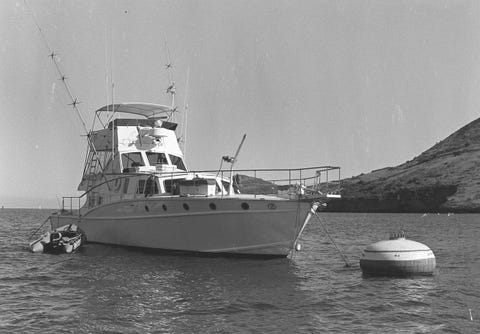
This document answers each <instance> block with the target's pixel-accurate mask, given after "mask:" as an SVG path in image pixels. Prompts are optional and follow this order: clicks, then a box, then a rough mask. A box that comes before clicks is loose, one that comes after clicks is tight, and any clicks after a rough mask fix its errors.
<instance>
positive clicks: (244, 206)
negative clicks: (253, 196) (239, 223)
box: [242, 202, 250, 210]
mask: <svg viewBox="0 0 480 334" xmlns="http://www.w3.org/2000/svg"><path fill="white" fill-rule="evenodd" d="M242 209H243V210H248V209H250V205H248V203H245V202H243V203H242Z"/></svg>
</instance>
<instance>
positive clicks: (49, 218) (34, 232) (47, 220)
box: [28, 217, 50, 240]
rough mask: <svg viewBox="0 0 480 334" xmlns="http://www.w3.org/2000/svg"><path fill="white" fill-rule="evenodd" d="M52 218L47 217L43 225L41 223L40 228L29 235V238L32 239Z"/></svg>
mask: <svg viewBox="0 0 480 334" xmlns="http://www.w3.org/2000/svg"><path fill="white" fill-rule="evenodd" d="M49 220H50V217H47V219H45V221H44V222H43V223H42V225H40V227H39V228H37V229H36V230H35V231H34V232H33V233H32V234H31V235H30V236H29V237H28V240H30V239H32V237H33V236H34V235H35V234H36V233H37V232H38V231H39V230H40V229H41V228H42V227H43V226H44V225H45V224H46V223H47V222H48V221H49Z"/></svg>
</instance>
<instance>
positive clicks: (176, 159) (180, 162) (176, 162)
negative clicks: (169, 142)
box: [169, 154, 187, 170]
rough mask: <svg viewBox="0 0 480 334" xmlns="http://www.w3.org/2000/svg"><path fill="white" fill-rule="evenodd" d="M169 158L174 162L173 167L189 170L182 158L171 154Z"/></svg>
mask: <svg viewBox="0 0 480 334" xmlns="http://www.w3.org/2000/svg"><path fill="white" fill-rule="evenodd" d="M169 156H170V161H171V162H172V165H175V166H177V168H178V169H181V170H187V169H186V168H185V165H184V164H183V160H182V158H180V157H177V156H176V155H171V154H169Z"/></svg>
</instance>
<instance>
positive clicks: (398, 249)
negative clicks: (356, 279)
mask: <svg viewBox="0 0 480 334" xmlns="http://www.w3.org/2000/svg"><path fill="white" fill-rule="evenodd" d="M435 266H436V260H435V255H434V254H433V252H432V250H431V249H430V248H428V247H427V246H426V245H424V244H421V243H419V242H416V241H413V240H407V239H405V235H404V233H403V232H401V233H394V234H391V235H390V240H382V241H379V242H376V243H373V244H371V245H369V246H367V247H366V248H365V250H364V251H363V254H362V257H361V259H360V268H361V269H362V271H363V273H364V274H365V275H370V276H411V275H433V271H434V270H435Z"/></svg>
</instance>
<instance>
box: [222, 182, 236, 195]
mask: <svg viewBox="0 0 480 334" xmlns="http://www.w3.org/2000/svg"><path fill="white" fill-rule="evenodd" d="M222 185H223V187H224V188H225V191H226V192H227V193H228V190H229V189H230V182H228V181H222ZM233 193H234V194H240V190H239V189H238V186H237V185H236V184H235V183H234V184H233Z"/></svg>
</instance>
